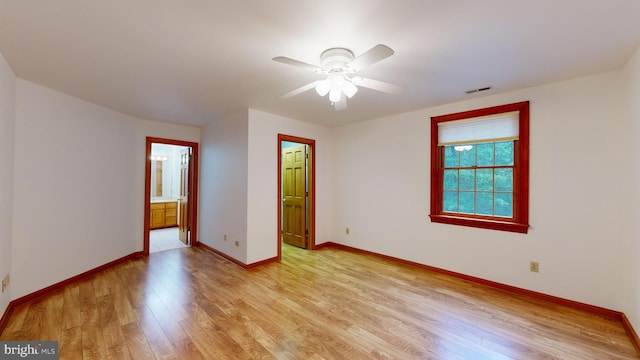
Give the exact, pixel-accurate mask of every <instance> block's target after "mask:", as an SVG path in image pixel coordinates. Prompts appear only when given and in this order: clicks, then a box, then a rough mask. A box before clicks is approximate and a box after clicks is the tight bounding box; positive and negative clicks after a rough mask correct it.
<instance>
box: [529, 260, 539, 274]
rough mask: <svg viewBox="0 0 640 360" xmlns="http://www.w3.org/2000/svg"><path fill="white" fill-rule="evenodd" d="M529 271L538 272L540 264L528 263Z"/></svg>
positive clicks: (535, 262)
mask: <svg viewBox="0 0 640 360" xmlns="http://www.w3.org/2000/svg"><path fill="white" fill-rule="evenodd" d="M529 271H532V272H539V271H540V263H538V262H537V261H532V262H530V263H529Z"/></svg>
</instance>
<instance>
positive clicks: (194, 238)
mask: <svg viewBox="0 0 640 360" xmlns="http://www.w3.org/2000/svg"><path fill="white" fill-rule="evenodd" d="M151 144H166V145H178V146H188V147H191V149H192V151H193V154H192V156H193V169H189V172H190V173H191V175H192V176H193V181H192V187H193V188H192V189H190V194H189V204H190V205H188V206H189V209H190V210H191V230H190V232H191V233H190V237H189V239H190V243H191V246H197V245H198V231H197V230H198V164H199V161H198V143H195V142H191V141H183V140H174V139H164V138H156V137H151V136H147V143H146V150H145V175H144V237H143V238H144V240H143V250H142V252H143V253H144V255H149V231H150V226H149V220H150V219H151Z"/></svg>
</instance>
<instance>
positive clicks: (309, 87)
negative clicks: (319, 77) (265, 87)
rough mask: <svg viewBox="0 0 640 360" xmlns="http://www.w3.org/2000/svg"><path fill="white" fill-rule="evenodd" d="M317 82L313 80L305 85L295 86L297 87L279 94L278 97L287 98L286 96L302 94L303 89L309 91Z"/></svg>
mask: <svg viewBox="0 0 640 360" xmlns="http://www.w3.org/2000/svg"><path fill="white" fill-rule="evenodd" d="M317 84H318V81H314V82H312V83H309V84H307V85H305V86H302V87H299V88H297V89H295V90H293V91H290V92H288V93H286V94H284V95H281V96H280V99H288V98H291V97H294V96H296V95H298V94H302V93H303V92H305V91H309V90H311V89H313V88H314V87H316V85H317Z"/></svg>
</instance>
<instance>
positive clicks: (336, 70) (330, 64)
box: [273, 44, 405, 110]
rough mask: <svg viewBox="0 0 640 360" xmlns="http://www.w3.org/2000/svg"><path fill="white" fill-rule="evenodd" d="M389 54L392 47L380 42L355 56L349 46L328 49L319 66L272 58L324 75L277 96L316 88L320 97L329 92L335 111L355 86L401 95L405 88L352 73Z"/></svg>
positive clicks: (355, 88)
mask: <svg viewBox="0 0 640 360" xmlns="http://www.w3.org/2000/svg"><path fill="white" fill-rule="evenodd" d="M391 55H393V50H392V49H391V48H389V47H388V46H386V45H382V44H379V45H376V46H374V47H372V48H371V49H369V50H367V51H366V52H364V53H363V54H362V55H360V56H358V57H354V56H353V52H352V51H351V50H349V49H345V48H331V49H327V50H325V51H324V52H323V53H322V54H321V55H320V64H321V65H320V66H316V65H311V64H307V63H305V62H302V61H298V60H294V59H291V58H288V57H284V56H278V57H274V58H273V61H276V62H279V63H283V64H287V65H293V66H297V67H300V68H303V69H307V70H311V71H313V72H315V73H318V74H321V75H326V76H327V77H326V78H325V79H324V80H317V81H314V82H312V83H310V84H307V85H305V86H302V87H300V88H298V89H295V90H293V91H291V92H288V93H286V94H284V95H282V96H280V98H283V99H286V98H290V97H292V96H295V95H298V94H301V93H303V92H305V91H308V90H311V89H314V88H315V90H316V92H317V93H318V95H320V96H325V95H327V94H329V100H330V101H331V103H332V104H333V105H334V107H335V109H336V110H343V109H346V107H347V98H351V97H352V96H353V95H355V93H356V92H357V91H358V86H362V87H365V88H369V89H373V90H377V91H382V92H385V93H388V94H393V95H400V94H402V93H403V92H404V91H405V88H404V87H402V86H398V85H393V84H389V83H387V82H384V81H379V80H373V79H367V78H364V77H362V76H355V75H354V74H355V73H357V72H358V71H360V70H361V69H362V68H364V67H366V66H369V65H371V64H374V63H377V62H378V61H380V60H382V59H385V58H387V57H389V56H391Z"/></svg>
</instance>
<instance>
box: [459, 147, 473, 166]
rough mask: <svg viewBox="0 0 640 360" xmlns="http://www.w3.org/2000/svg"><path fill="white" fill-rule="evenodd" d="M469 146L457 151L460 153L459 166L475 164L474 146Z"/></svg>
mask: <svg viewBox="0 0 640 360" xmlns="http://www.w3.org/2000/svg"><path fill="white" fill-rule="evenodd" d="M467 146H471V149H469V150H463V151H459V153H460V167H470V166H476V146H475V145H467Z"/></svg>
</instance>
